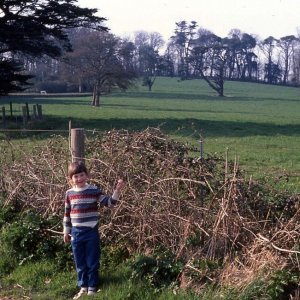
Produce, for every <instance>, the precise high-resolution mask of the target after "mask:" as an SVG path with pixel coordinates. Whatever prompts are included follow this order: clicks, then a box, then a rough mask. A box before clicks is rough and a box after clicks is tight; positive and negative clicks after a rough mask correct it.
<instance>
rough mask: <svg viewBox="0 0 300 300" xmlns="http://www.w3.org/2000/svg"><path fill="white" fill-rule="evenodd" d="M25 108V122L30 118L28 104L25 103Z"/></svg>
mask: <svg viewBox="0 0 300 300" xmlns="http://www.w3.org/2000/svg"><path fill="white" fill-rule="evenodd" d="M25 106H26V114H27V120H29V118H30V116H29V106H28V102H26V103H25Z"/></svg>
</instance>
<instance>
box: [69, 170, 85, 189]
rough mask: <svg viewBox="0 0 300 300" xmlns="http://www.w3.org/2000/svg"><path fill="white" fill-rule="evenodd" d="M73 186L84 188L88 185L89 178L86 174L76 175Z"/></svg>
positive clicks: (73, 177) (73, 178)
mask: <svg viewBox="0 0 300 300" xmlns="http://www.w3.org/2000/svg"><path fill="white" fill-rule="evenodd" d="M71 180H72V183H73V185H75V186H76V187H79V188H82V187H84V186H85V185H86V182H87V180H88V176H87V174H86V173H85V172H81V173H77V174H74V175H73V176H72V178H71Z"/></svg>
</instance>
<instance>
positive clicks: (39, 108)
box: [36, 104, 43, 120]
mask: <svg viewBox="0 0 300 300" xmlns="http://www.w3.org/2000/svg"><path fill="white" fill-rule="evenodd" d="M36 107H37V113H38V119H39V120H42V119H43V112H42V105H41V104H37V105H36Z"/></svg>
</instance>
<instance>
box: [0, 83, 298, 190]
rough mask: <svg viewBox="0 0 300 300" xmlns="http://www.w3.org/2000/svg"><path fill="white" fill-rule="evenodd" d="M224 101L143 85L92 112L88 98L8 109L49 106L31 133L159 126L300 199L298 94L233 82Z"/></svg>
mask: <svg viewBox="0 0 300 300" xmlns="http://www.w3.org/2000/svg"><path fill="white" fill-rule="evenodd" d="M225 95H226V97H223V98H222V97H218V96H216V93H215V92H214V91H213V90H212V89H210V88H209V87H208V85H207V84H206V83H205V82H204V81H202V80H188V81H179V80H178V79H177V78H157V80H156V82H155V84H154V86H153V90H152V92H149V91H147V89H146V87H142V86H141V85H138V84H137V85H136V86H135V87H134V88H132V89H131V90H130V91H127V92H114V93H112V94H110V95H107V96H103V97H102V98H101V107H100V108H95V107H91V106H90V100H91V97H87V96H85V97H55V96H51V95H47V96H46V97H45V96H44V97H42V96H41V97H37V98H26V97H23V98H19V97H9V98H2V100H1V102H2V103H1V104H2V106H5V107H6V110H7V114H8V113H9V112H8V110H9V101H13V110H14V114H21V113H20V110H21V109H20V107H21V105H22V104H23V103H25V102H28V103H29V107H30V109H31V106H32V105H33V104H36V103H39V104H42V106H43V114H44V116H45V120H44V121H42V122H39V123H37V124H35V125H30V126H31V128H40V129H62V130H68V126H69V125H68V123H69V120H72V126H73V127H82V128H85V129H89V130H100V131H102V130H110V129H113V128H114V129H122V128H123V129H128V130H142V129H144V128H147V127H148V126H154V127H157V126H159V127H160V128H161V129H162V130H163V131H164V132H165V133H167V134H168V135H170V136H171V137H174V138H176V139H180V140H181V141H183V142H188V143H191V144H193V145H198V144H199V139H200V138H201V139H203V141H204V155H209V154H216V155H219V156H224V155H225V153H228V156H229V158H230V159H232V160H233V159H235V158H237V160H238V162H239V164H240V166H241V167H242V168H243V169H244V170H245V171H246V172H247V174H248V175H249V176H253V177H254V178H259V177H260V178H261V177H267V178H275V179H278V180H279V184H280V185H281V186H283V187H288V188H292V189H293V190H294V191H295V190H296V191H297V192H299V191H300V180H299V176H300V156H299V154H298V153H299V152H300V99H299V98H300V90H299V88H292V87H280V86H271V85H264V84H255V83H241V82H226V83H225ZM8 126H11V127H13V126H14V125H13V124H11V125H8ZM36 134H38V133H36ZM65 134H66V133H65ZM88 134H92V133H91V132H90V131H88ZM39 135H40V137H41V136H43V137H44V136H45V135H41V134H40V133H39ZM23 136H26V135H23ZM196 155H197V154H196Z"/></svg>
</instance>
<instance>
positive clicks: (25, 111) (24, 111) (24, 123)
mask: <svg viewBox="0 0 300 300" xmlns="http://www.w3.org/2000/svg"><path fill="white" fill-rule="evenodd" d="M22 114H23V125H24V127H25V126H26V124H27V121H28V119H27V109H26V106H22Z"/></svg>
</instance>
